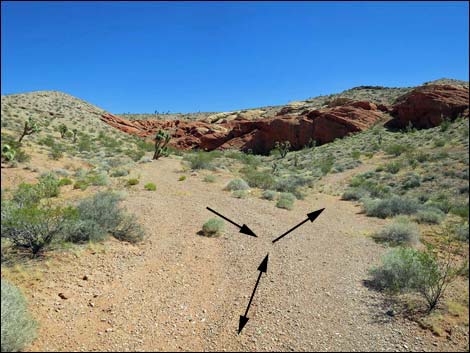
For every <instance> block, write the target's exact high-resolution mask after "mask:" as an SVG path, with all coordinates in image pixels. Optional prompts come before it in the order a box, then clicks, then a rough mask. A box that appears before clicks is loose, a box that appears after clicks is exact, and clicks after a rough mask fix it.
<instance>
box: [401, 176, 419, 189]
mask: <svg viewBox="0 0 470 353" xmlns="http://www.w3.org/2000/svg"><path fill="white" fill-rule="evenodd" d="M420 185H421V178H420V176H419V175H417V174H414V173H409V174H407V175H406V176H405V179H404V180H403V188H404V189H412V188H416V187H418V186H420Z"/></svg>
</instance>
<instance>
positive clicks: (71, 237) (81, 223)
mask: <svg viewBox="0 0 470 353" xmlns="http://www.w3.org/2000/svg"><path fill="white" fill-rule="evenodd" d="M62 236H63V239H64V240H65V241H69V242H72V243H81V242H88V241H91V242H98V241H102V240H104V239H106V237H107V233H106V230H104V229H103V227H101V226H100V225H99V224H98V223H96V221H94V220H88V219H81V218H78V219H73V220H70V221H69V222H67V223H66V224H65V225H64V229H63V230H62Z"/></svg>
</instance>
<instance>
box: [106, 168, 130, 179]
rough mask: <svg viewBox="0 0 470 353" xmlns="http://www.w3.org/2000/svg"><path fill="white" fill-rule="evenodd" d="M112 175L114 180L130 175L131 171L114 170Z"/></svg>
mask: <svg viewBox="0 0 470 353" xmlns="http://www.w3.org/2000/svg"><path fill="white" fill-rule="evenodd" d="M110 175H111V176H112V177H113V178H118V177H122V176H127V175H129V171H128V170H126V169H116V170H113V171H112V172H111V174H110Z"/></svg>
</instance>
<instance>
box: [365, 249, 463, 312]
mask: <svg viewBox="0 0 470 353" xmlns="http://www.w3.org/2000/svg"><path fill="white" fill-rule="evenodd" d="M444 255H445V257H444V258H443V259H441V260H439V259H438V258H437V257H436V255H435V254H434V253H433V251H432V250H429V249H428V250H424V251H420V250H416V249H413V248H396V249H392V250H391V251H389V252H388V253H387V254H385V256H384V257H383V258H382V264H381V265H380V266H378V267H375V268H372V269H371V271H370V274H371V275H372V277H373V280H372V283H373V284H374V286H375V287H376V288H378V289H381V290H384V291H386V292H388V293H391V294H402V293H409V292H416V293H418V294H420V295H421V296H422V297H423V298H424V299H425V300H426V303H427V308H428V312H431V311H432V310H433V309H434V308H435V307H436V306H437V304H438V303H439V302H440V300H441V299H442V296H443V294H444V292H445V291H446V289H447V287H448V285H449V284H450V283H451V282H452V281H453V280H454V279H455V278H456V275H457V274H458V269H457V267H455V265H454V263H453V262H452V259H451V256H450V255H451V254H450V251H449V250H447V251H446V254H444Z"/></svg>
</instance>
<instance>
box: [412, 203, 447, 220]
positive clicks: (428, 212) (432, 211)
mask: <svg viewBox="0 0 470 353" xmlns="http://www.w3.org/2000/svg"><path fill="white" fill-rule="evenodd" d="M415 217H416V221H417V222H418V223H425V224H439V223H441V222H442V220H443V219H444V217H445V213H444V212H442V211H441V210H440V209H438V208H433V207H427V208H424V209H421V210H419V211H418V212H417V213H416V216H415Z"/></svg>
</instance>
